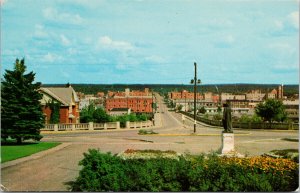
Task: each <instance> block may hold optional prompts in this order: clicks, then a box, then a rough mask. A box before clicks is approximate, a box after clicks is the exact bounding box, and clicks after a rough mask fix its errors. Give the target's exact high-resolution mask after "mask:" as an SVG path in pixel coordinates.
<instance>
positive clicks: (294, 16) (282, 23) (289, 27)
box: [269, 11, 299, 36]
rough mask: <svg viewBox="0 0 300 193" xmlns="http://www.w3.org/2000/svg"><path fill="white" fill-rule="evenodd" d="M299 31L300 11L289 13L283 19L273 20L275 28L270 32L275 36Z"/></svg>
mask: <svg viewBox="0 0 300 193" xmlns="http://www.w3.org/2000/svg"><path fill="white" fill-rule="evenodd" d="M295 33H299V11H294V12H291V13H290V14H288V15H287V16H286V17H285V18H283V19H281V20H278V19H277V20H274V21H273V28H272V29H271V30H270V32H269V34H270V35H273V36H288V35H293V34H295Z"/></svg>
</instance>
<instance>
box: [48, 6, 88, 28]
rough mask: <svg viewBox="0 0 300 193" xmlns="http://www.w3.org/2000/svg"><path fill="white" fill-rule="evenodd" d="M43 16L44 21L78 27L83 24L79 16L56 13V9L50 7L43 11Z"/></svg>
mask: <svg viewBox="0 0 300 193" xmlns="http://www.w3.org/2000/svg"><path fill="white" fill-rule="evenodd" d="M43 15H44V17H45V18H46V19H48V20H49V21H52V22H62V23H69V24H73V25H80V24H82V23H83V19H82V17H81V16H80V15H79V14H70V13H64V12H58V11H57V10H56V9H54V8H51V7H48V8H46V9H44V10H43Z"/></svg>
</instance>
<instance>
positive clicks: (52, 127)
mask: <svg viewBox="0 0 300 193" xmlns="http://www.w3.org/2000/svg"><path fill="white" fill-rule="evenodd" d="M151 126H153V123H152V121H139V122H129V121H127V122H126V125H125V127H122V128H121V127H120V122H108V123H93V122H89V123H64V124H45V128H43V129H41V131H76V130H77V131H78V130H107V129H135V128H146V127H151Z"/></svg>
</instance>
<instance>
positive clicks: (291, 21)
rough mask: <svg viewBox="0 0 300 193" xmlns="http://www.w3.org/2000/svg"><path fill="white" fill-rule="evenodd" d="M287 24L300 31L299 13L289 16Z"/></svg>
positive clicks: (295, 12)
mask: <svg viewBox="0 0 300 193" xmlns="http://www.w3.org/2000/svg"><path fill="white" fill-rule="evenodd" d="M287 22H288V23H289V24H290V25H292V26H293V27H294V28H296V29H299V11H294V12H292V13H290V14H289V15H288V16H287Z"/></svg>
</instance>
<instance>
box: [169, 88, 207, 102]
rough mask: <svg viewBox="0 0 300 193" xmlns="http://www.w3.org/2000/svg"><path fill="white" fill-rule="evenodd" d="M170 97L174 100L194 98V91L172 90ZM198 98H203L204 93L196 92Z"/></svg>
mask: <svg viewBox="0 0 300 193" xmlns="http://www.w3.org/2000/svg"><path fill="white" fill-rule="evenodd" d="M169 98H170V99H172V100H175V99H194V92H188V91H186V90H182V91H181V92H170V93H169ZM196 98H197V99H200V100H201V99H203V98H204V97H203V95H201V94H200V93H197V94H196Z"/></svg>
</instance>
